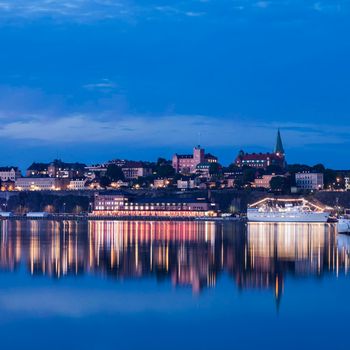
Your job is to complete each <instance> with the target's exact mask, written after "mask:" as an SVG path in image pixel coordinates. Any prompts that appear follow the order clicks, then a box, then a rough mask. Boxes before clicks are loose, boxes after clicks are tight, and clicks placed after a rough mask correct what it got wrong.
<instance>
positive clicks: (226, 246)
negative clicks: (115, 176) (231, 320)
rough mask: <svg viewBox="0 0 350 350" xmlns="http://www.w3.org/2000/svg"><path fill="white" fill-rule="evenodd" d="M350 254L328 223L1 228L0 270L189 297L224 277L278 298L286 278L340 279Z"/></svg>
mask: <svg viewBox="0 0 350 350" xmlns="http://www.w3.org/2000/svg"><path fill="white" fill-rule="evenodd" d="M349 253H350V238H348V237H346V236H340V235H338V236H337V235H336V233H335V226H333V225H331V224H326V225H325V224H286V223H284V224H282V223H281V224H271V223H267V224H264V223H250V224H248V225H244V224H242V223H223V224H218V223H213V222H176V221H174V222H163V221H158V222H149V221H144V222H142V221H92V222H89V223H81V222H80V223H78V222H74V221H65V222H56V221H3V222H2V225H1V245H0V266H1V269H2V270H5V271H6V270H10V271H15V270H16V269H17V268H18V267H19V266H20V265H25V266H26V269H27V272H28V273H29V274H31V275H45V276H51V277H55V278H61V277H64V276H67V275H73V276H74V275H80V274H91V275H97V276H100V277H102V276H110V277H113V278H115V279H117V280H118V279H128V278H129V279H140V278H143V277H149V276H155V277H156V278H158V279H168V280H169V281H171V282H172V284H173V285H176V286H191V287H192V290H193V292H194V293H199V292H200V291H201V290H202V289H203V288H206V287H215V284H216V281H217V279H218V277H219V276H220V274H222V273H224V272H226V273H228V274H229V275H230V276H232V277H233V280H234V281H233V283H236V284H237V285H238V286H239V287H240V288H242V289H245V288H257V289H260V288H263V289H264V288H272V289H273V290H274V291H275V292H277V293H278V295H279V293H280V292H281V290H280V287H282V286H283V279H284V278H285V276H286V275H288V274H292V275H296V276H307V275H319V276H321V275H322V274H325V273H334V274H338V273H339V271H342V272H343V273H345V274H347V272H348V266H349ZM278 295H277V296H278Z"/></svg>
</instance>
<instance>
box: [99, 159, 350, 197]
mask: <svg viewBox="0 0 350 350" xmlns="http://www.w3.org/2000/svg"><path fill="white" fill-rule="evenodd" d="M147 165H148V166H150V167H151V168H152V174H151V175H150V176H147V177H139V178H138V179H135V180H133V181H132V184H131V185H132V186H135V185H138V186H140V187H150V186H151V184H153V181H154V180H155V179H160V178H167V179H169V180H170V184H173V186H176V182H177V180H179V179H184V178H195V177H196V176H197V175H196V174H192V175H188V176H185V175H183V174H176V173H175V170H174V168H173V167H172V163H171V161H170V160H166V159H164V158H159V159H158V161H157V162H155V163H151V162H150V163H148V164H147ZM306 171H307V172H318V173H322V174H323V175H324V185H325V188H331V189H338V188H344V186H345V180H344V177H345V176H344V172H342V171H336V170H332V169H328V168H326V167H325V166H324V165H323V164H316V165H314V166H308V165H305V164H290V165H287V167H286V168H281V167H278V166H276V165H270V166H269V167H267V169H261V168H252V167H248V166H244V167H242V168H239V167H238V166H237V165H236V164H235V163H232V164H230V165H229V166H228V167H223V166H221V165H220V164H219V163H213V164H211V165H210V171H209V173H210V176H211V182H212V183H215V182H217V184H218V186H217V188H219V186H220V181H222V180H223V179H225V177H227V176H230V174H234V177H235V188H236V189H247V188H249V187H250V186H251V183H252V182H254V180H255V179H256V178H258V177H261V176H263V175H271V174H275V175H277V176H276V177H275V178H273V179H272V182H271V189H272V191H277V192H283V193H288V192H290V188H291V187H292V186H295V174H296V173H298V172H306ZM349 173H350V171H349ZM237 174H239V175H237ZM278 175H283V176H280V177H278ZM120 180H121V181H124V180H125V179H124V174H123V172H122V171H121V169H120V167H118V166H117V165H115V164H110V165H109V166H108V169H107V173H106V175H105V176H103V177H101V178H100V179H99V183H100V185H101V187H103V188H107V187H108V186H109V185H110V184H111V183H112V182H115V181H120Z"/></svg>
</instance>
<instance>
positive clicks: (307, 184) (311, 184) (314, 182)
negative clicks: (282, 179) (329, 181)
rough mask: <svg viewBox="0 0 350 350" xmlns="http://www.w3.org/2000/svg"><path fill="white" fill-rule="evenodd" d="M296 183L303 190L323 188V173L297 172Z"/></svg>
mask: <svg viewBox="0 0 350 350" xmlns="http://www.w3.org/2000/svg"><path fill="white" fill-rule="evenodd" d="M295 183H296V185H297V187H298V188H300V189H302V190H322V189H323V186H324V183H323V174H322V173H308V172H305V173H297V174H295Z"/></svg>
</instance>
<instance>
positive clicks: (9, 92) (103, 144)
mask: <svg viewBox="0 0 350 350" xmlns="http://www.w3.org/2000/svg"><path fill="white" fill-rule="evenodd" d="M349 10H350V6H349V4H348V2H346V1H338V2H337V3H334V2H332V1H318V2H308V3H305V2H303V1H295V2H292V3H290V2H287V1H277V0H272V1H240V0H237V1H228V0H218V1H215V2H213V1H199V0H198V1H189V2H176V1H171V0H165V1H154V2H152V3H146V2H144V1H141V2H137V3H136V2H133V1H124V0H120V1H113V2H110V1H96V0H85V1H76V0H70V1H66V2H64V3H62V2H59V1H49V2H48V1H44V2H43V1H38V0H26V1H23V0H17V1H12V2H9V1H2V2H1V6H0V19H1V23H0V26H1V34H0V38H1V42H2V54H1V55H0V65H1V67H2V69H1V81H0V117H1V121H2V128H1V129H0V136H1V144H0V145H1V148H2V159H1V165H8V164H18V165H19V166H20V167H21V168H23V167H24V166H25V165H27V164H30V163H31V162H32V161H34V160H36V161H48V160H50V159H54V158H61V159H65V160H67V161H75V160H79V161H82V162H86V163H89V162H95V163H98V162H102V161H104V160H105V159H111V158H130V159H140V158H141V159H143V160H146V159H150V160H155V159H156V158H157V157H158V156H161V157H166V158H170V157H171V155H172V154H173V153H175V152H185V151H186V150H187V149H188V148H189V147H192V146H193V145H195V144H197V138H198V136H197V135H198V132H200V133H201V143H202V144H203V146H205V147H206V148H207V149H208V150H209V149H210V151H211V152H212V153H214V154H217V155H218V156H219V158H220V159H221V161H222V163H224V164H228V163H229V162H231V161H232V160H233V159H234V157H235V154H236V153H237V151H238V150H239V149H241V148H243V149H245V150H246V151H247V152H250V151H253V150H254V151H261V152H267V151H272V149H271V139H273V137H274V135H275V130H276V129H277V128H281V130H282V133H283V139H284V142H285V147H286V149H287V150H288V152H287V153H288V161H289V162H291V163H295V162H300V163H307V164H316V163H324V164H326V165H327V166H328V167H333V168H348V167H349V166H348V164H347V161H346V159H347V156H348V153H347V148H348V146H349V145H350V141H349V138H348V133H349V129H350V121H349V120H350V119H349V118H348V116H349V103H348V97H347V93H346V92H347V90H348V89H347V86H348V81H349V78H350V71H349V68H348V64H347V61H348V59H347V58H348V57H349V53H350V47H349V45H348V44H347V35H346V33H347V32H349V29H350V28H349V27H350V24H349V22H348V21H347V18H348V14H349ZM23 57H25V59H23ZM139 154H142V157H140V156H139Z"/></svg>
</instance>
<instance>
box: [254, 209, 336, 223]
mask: <svg viewBox="0 0 350 350" xmlns="http://www.w3.org/2000/svg"><path fill="white" fill-rule="evenodd" d="M247 217H248V221H254V222H327V220H328V218H329V213H324V212H298V213H293V212H283V213H281V212H259V211H249V210H248V213H247Z"/></svg>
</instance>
